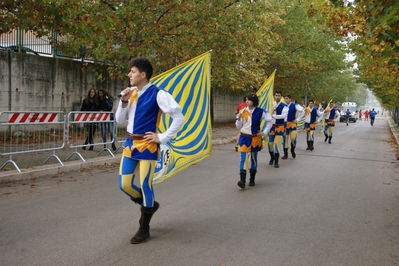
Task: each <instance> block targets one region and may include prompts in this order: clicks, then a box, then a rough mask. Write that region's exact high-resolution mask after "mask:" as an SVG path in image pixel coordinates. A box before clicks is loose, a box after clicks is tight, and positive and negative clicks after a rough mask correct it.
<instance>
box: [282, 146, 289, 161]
mask: <svg viewBox="0 0 399 266" xmlns="http://www.w3.org/2000/svg"><path fill="white" fill-rule="evenodd" d="M281 159H283V160H285V159H288V148H284V156H283V157H281Z"/></svg>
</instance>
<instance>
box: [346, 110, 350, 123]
mask: <svg viewBox="0 0 399 266" xmlns="http://www.w3.org/2000/svg"><path fill="white" fill-rule="evenodd" d="M350 117H351V112H350V111H349V109H346V112H345V118H346V125H349V118H350Z"/></svg>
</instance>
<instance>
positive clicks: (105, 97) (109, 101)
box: [98, 90, 116, 151]
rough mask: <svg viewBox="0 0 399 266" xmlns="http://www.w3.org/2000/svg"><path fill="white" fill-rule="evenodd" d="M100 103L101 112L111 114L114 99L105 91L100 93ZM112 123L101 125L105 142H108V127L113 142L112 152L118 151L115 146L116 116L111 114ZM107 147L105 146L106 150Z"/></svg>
mask: <svg viewBox="0 0 399 266" xmlns="http://www.w3.org/2000/svg"><path fill="white" fill-rule="evenodd" d="M98 103H99V105H100V111H104V112H111V111H112V108H113V106H114V98H113V97H112V96H111V95H110V94H109V93H108V92H106V91H105V90H99V91H98ZM110 119H111V122H106V123H101V136H102V138H103V142H104V143H105V142H107V127H108V132H109V135H110V137H111V141H112V150H114V151H116V146H115V137H114V114H111V118H110ZM106 147H107V145H106V144H104V148H106Z"/></svg>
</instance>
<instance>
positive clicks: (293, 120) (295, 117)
mask: <svg viewBox="0 0 399 266" xmlns="http://www.w3.org/2000/svg"><path fill="white" fill-rule="evenodd" d="M284 100H285V104H286V105H287V108H288V114H287V118H286V124H285V136H284V141H283V146H284V156H283V157H281V159H287V158H288V148H289V147H290V145H291V154H292V158H295V157H296V154H295V147H296V139H297V134H298V131H297V128H296V124H297V121H299V120H301V119H302V117H303V116H304V115H305V111H304V109H303V107H302V106H300V105H299V104H297V103H293V102H291V95H290V94H287V95H285V96H284Z"/></svg>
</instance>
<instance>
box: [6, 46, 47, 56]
mask: <svg viewBox="0 0 399 266" xmlns="http://www.w3.org/2000/svg"><path fill="white" fill-rule="evenodd" d="M0 48H1V49H4V50H11V51H13V52H21V53H24V54H32V55H40V54H39V53H38V52H35V51H34V50H32V49H30V48H28V47H23V46H21V47H20V49H18V46H16V45H11V46H6V47H3V46H0Z"/></svg>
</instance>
